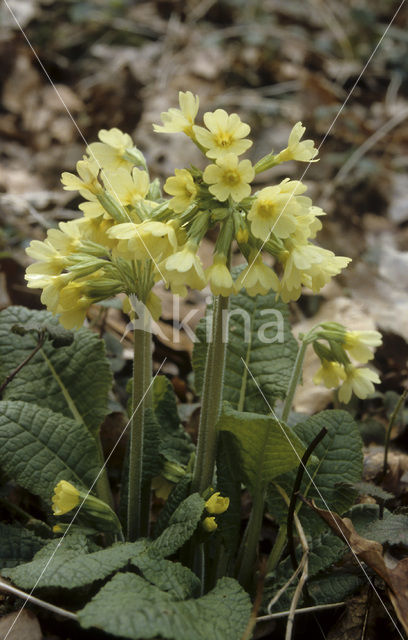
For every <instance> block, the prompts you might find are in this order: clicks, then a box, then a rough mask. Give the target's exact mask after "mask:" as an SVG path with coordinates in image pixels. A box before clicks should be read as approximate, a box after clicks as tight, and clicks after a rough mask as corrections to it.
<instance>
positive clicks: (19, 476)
mask: <svg viewBox="0 0 408 640" xmlns="http://www.w3.org/2000/svg"><path fill="white" fill-rule="evenodd" d="M0 466H1V467H2V468H3V469H4V471H5V472H6V473H7V474H8V475H9V476H10V477H11V478H13V480H15V481H16V482H18V484H20V485H21V486H22V487H24V488H25V489H28V490H29V491H32V492H33V493H36V494H37V495H39V496H40V497H41V498H42V499H43V500H45V501H46V502H48V503H50V501H51V496H52V493H53V490H54V487H55V485H56V484H57V483H58V482H59V481H60V480H67V481H69V482H73V483H74V484H78V485H81V486H84V487H86V488H88V487H90V486H91V485H92V483H93V482H94V481H95V478H96V477H97V475H98V473H99V471H100V462H99V457H98V451H97V447H96V443H95V439H94V438H93V437H92V436H91V434H90V433H89V431H88V430H87V428H86V427H85V426H84V424H83V423H80V422H75V420H72V419H71V418H65V417H64V416H63V415H61V414H59V413H54V412H53V411H51V409H47V408H44V407H43V408H42V407H38V406H37V405H35V404H29V403H27V402H0Z"/></svg>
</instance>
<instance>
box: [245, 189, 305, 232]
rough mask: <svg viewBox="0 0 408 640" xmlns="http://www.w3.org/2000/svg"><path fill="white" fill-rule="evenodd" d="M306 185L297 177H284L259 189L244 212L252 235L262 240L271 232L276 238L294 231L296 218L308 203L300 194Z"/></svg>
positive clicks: (303, 211)
mask: <svg viewBox="0 0 408 640" xmlns="http://www.w3.org/2000/svg"><path fill="white" fill-rule="evenodd" d="M306 188H307V187H306V186H305V185H304V184H302V183H301V182H299V180H289V179H288V178H286V179H285V180H283V181H282V182H281V183H280V184H278V185H275V186H274V187H265V189H261V191H260V192H259V193H258V194H257V197H256V200H255V202H254V203H253V205H252V207H251V210H250V212H249V214H248V220H250V221H251V231H252V233H253V234H254V236H255V237H256V238H260V239H261V240H266V239H267V238H268V237H269V235H270V234H271V232H272V231H273V232H274V234H275V235H276V236H278V238H288V237H289V236H290V234H292V233H294V232H295V231H296V228H297V226H296V225H297V221H296V217H297V216H298V215H300V214H302V213H305V208H306V207H307V208H309V207H310V204H311V201H310V200H309V198H304V197H301V196H300V194H302V193H303V192H304V191H306ZM306 211H307V209H306Z"/></svg>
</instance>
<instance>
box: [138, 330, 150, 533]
mask: <svg viewBox="0 0 408 640" xmlns="http://www.w3.org/2000/svg"><path fill="white" fill-rule="evenodd" d="M151 381H152V343H151V340H147V339H146V340H145V344H144V387H145V390H146V391H145V393H146V395H145V398H144V403H143V404H144V411H146V409H149V408H152V407H153V388H152V385H151ZM151 492H152V481H151V479H149V480H146V481H145V482H143V484H142V490H141V515H140V518H141V520H140V535H141V536H144V537H148V535H149V528H150V501H151Z"/></svg>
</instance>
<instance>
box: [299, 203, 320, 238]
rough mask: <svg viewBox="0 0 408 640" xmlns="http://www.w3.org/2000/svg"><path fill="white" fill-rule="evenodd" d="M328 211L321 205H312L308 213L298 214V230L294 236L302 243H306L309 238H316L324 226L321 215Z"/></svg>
mask: <svg viewBox="0 0 408 640" xmlns="http://www.w3.org/2000/svg"><path fill="white" fill-rule="evenodd" d="M325 215H326V213H325V212H324V211H323V209H321V208H320V207H315V206H312V207H310V209H309V210H308V212H307V213H303V214H300V215H298V216H296V231H295V233H294V234H293V237H294V238H295V239H296V240H297V241H298V242H300V243H303V244H304V243H305V242H306V241H307V240H308V239H309V238H315V237H316V234H317V232H318V231H320V229H321V228H322V223H321V222H320V220H319V216H325Z"/></svg>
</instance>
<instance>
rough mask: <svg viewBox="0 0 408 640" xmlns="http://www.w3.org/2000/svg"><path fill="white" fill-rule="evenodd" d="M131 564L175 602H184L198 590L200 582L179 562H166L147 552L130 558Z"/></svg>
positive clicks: (149, 551)
mask: <svg viewBox="0 0 408 640" xmlns="http://www.w3.org/2000/svg"><path fill="white" fill-rule="evenodd" d="M131 562H132V564H133V565H135V566H136V567H137V568H138V569H140V571H141V572H142V573H143V576H144V577H145V578H146V580H148V581H149V582H151V583H152V584H154V585H155V586H156V587H158V588H159V589H161V590H162V591H167V592H168V593H170V594H171V595H172V596H173V598H174V599H175V600H185V599H186V598H188V597H192V596H194V595H196V593H197V591H199V590H200V580H199V579H198V578H197V576H196V575H195V574H194V573H193V572H192V571H190V569H188V568H187V567H185V566H183V565H182V564H180V562H172V561H171V560H166V559H165V558H162V557H160V556H158V555H157V554H155V553H154V552H153V551H151V550H148V552H147V553H141V554H139V555H137V556H136V557H135V558H132V561H131Z"/></svg>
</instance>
